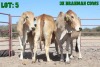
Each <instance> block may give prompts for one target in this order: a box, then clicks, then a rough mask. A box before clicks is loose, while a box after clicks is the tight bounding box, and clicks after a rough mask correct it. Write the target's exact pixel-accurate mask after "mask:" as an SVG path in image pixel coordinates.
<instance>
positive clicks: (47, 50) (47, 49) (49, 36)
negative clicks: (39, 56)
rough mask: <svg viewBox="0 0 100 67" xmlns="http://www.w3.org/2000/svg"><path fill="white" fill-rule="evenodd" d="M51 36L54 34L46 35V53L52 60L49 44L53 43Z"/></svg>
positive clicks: (48, 58) (48, 59)
mask: <svg viewBox="0 0 100 67" xmlns="http://www.w3.org/2000/svg"><path fill="white" fill-rule="evenodd" d="M51 37H52V35H46V37H45V53H46V57H47V61H51V60H50V57H49V46H50V44H51Z"/></svg>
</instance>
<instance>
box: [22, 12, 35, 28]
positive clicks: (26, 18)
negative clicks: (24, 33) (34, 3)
mask: <svg viewBox="0 0 100 67" xmlns="http://www.w3.org/2000/svg"><path fill="white" fill-rule="evenodd" d="M21 17H22V20H23V25H25V26H26V27H27V28H28V29H29V30H32V28H34V14H33V13H32V12H25V13H23V15H22V16H21Z"/></svg>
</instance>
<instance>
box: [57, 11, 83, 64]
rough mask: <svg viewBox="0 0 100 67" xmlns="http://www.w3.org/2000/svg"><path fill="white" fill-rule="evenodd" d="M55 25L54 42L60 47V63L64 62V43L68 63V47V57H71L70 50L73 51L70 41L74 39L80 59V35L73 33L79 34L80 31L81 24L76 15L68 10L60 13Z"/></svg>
mask: <svg viewBox="0 0 100 67" xmlns="http://www.w3.org/2000/svg"><path fill="white" fill-rule="evenodd" d="M56 25H57V33H56V40H57V43H58V45H59V47H60V52H61V61H64V57H63V47H62V44H63V43H64V42H65V41H66V62H68V63H69V56H68V54H69V46H70V44H71V56H70V57H72V49H73V42H72V41H73V39H75V38H77V43H78V49H79V56H80V58H81V52H80V41H79V40H80V34H77V33H75V32H80V30H81V23H80V20H79V18H78V17H77V15H76V14H75V13H74V12H73V11H72V10H68V11H67V13H66V14H64V13H63V12H60V13H59V15H58V17H57V20H56ZM75 34H76V35H75Z"/></svg>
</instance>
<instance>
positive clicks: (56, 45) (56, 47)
mask: <svg viewBox="0 0 100 67" xmlns="http://www.w3.org/2000/svg"><path fill="white" fill-rule="evenodd" d="M55 49H56V52H57V55H58V56H59V51H58V44H57V41H56V40H55Z"/></svg>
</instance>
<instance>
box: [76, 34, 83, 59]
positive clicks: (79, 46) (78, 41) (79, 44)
mask: <svg viewBox="0 0 100 67" xmlns="http://www.w3.org/2000/svg"><path fill="white" fill-rule="evenodd" d="M80 40H81V36H78V39H77V40H76V42H77V43H78V46H77V47H78V50H79V59H81V58H82V55H81V43H80Z"/></svg>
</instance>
